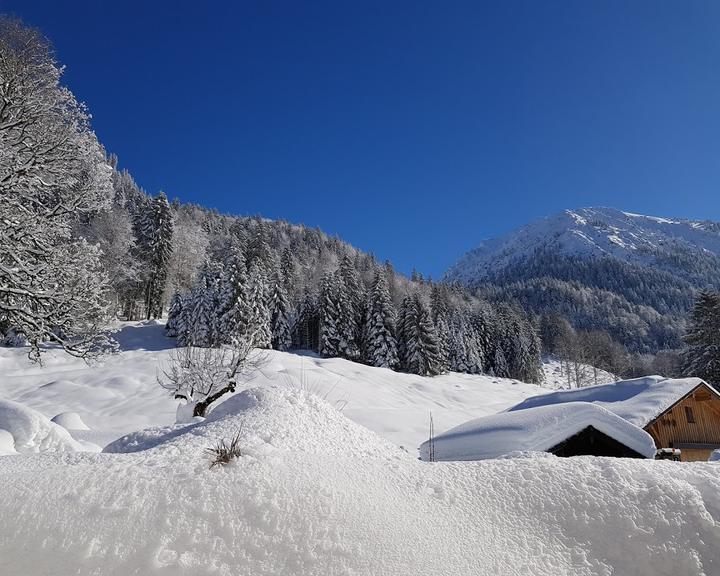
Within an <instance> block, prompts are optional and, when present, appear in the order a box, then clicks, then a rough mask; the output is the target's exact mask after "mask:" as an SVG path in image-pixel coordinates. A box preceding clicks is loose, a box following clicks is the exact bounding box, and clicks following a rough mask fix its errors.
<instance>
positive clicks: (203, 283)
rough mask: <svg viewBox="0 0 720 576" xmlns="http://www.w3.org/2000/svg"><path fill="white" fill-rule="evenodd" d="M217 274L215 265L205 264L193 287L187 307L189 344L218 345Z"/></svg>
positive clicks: (203, 346) (204, 346)
mask: <svg viewBox="0 0 720 576" xmlns="http://www.w3.org/2000/svg"><path fill="white" fill-rule="evenodd" d="M216 291H217V275H216V271H215V270H214V269H213V266H212V265H210V264H205V265H204V266H203V269H202V270H201V272H200V277H199V279H198V282H197V284H196V285H195V287H194V288H193V290H192V292H191V295H190V298H189V302H188V304H189V305H188V306H187V309H188V311H189V313H190V316H189V322H188V326H187V334H188V335H187V342H186V344H187V345H188V346H199V347H202V348H209V347H213V346H216V345H217V342H218V339H217V332H216V329H217V324H218V318H217V294H216Z"/></svg>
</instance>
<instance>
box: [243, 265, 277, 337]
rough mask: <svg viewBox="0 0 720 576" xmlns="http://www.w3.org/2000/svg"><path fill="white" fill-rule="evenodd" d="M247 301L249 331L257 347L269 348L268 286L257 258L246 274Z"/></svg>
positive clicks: (270, 335)
mask: <svg viewBox="0 0 720 576" xmlns="http://www.w3.org/2000/svg"><path fill="white" fill-rule="evenodd" d="M248 288H249V289H248V303H249V309H250V322H249V325H250V328H249V333H250V334H252V336H253V342H254V345H255V346H256V347H257V348H270V343H271V340H272V334H271V333H270V311H269V309H268V293H267V292H268V286H267V278H266V276H265V271H264V269H263V267H262V265H261V263H260V261H259V260H255V261H253V263H252V264H251V265H250V272H249V276H248Z"/></svg>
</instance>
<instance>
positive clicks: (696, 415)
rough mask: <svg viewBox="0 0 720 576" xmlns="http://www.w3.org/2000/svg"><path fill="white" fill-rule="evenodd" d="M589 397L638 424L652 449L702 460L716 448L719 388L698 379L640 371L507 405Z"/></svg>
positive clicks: (719, 427)
mask: <svg viewBox="0 0 720 576" xmlns="http://www.w3.org/2000/svg"><path fill="white" fill-rule="evenodd" d="M572 402H591V403H592V404H595V405H597V406H602V407H603V408H606V409H607V410H610V411H611V412H613V413H614V414H616V415H617V416H619V417H621V418H623V419H624V420H627V421H628V422H629V423H631V424H633V425H634V426H637V427H638V428H642V429H643V430H644V431H645V432H647V433H648V434H649V435H650V436H651V437H652V439H653V441H654V442H655V447H656V448H657V449H661V448H675V449H680V451H681V460H682V461H685V462H692V461H698V460H707V459H708V458H709V456H710V454H711V452H712V451H713V450H715V449H716V448H720V393H718V391H717V390H715V388H713V387H712V386H710V385H709V384H708V383H707V382H705V381H703V380H701V379H700V378H663V377H662V376H646V377H643V378H635V379H633V380H624V381H620V382H613V383H611V384H600V385H597V386H588V387H586V388H578V389H574V390H561V391H557V392H551V393H549V394H542V395H540V396H533V397H532V398H527V399H526V400H524V401H523V402H521V403H520V404H518V405H516V406H514V407H512V408H510V409H509V412H516V411H524V410H527V409H530V408H535V407H539V406H548V405H560V404H567V403H572Z"/></svg>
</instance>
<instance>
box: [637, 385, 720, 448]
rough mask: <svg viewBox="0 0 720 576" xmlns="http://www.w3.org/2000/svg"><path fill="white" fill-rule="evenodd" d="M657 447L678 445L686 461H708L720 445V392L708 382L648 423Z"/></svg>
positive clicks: (676, 446) (648, 429)
mask: <svg viewBox="0 0 720 576" xmlns="http://www.w3.org/2000/svg"><path fill="white" fill-rule="evenodd" d="M645 431H646V432H647V433H648V434H650V436H652V438H653V440H655V446H657V447H658V448H679V449H680V451H681V454H680V459H681V461H684V462H694V461H698V460H702V461H705V460H707V459H708V458H709V457H710V453H711V452H712V451H713V450H715V449H716V448H720V394H718V392H717V391H716V390H715V389H714V388H712V387H711V386H709V385H708V384H707V383H705V382H700V383H699V384H698V385H697V386H696V387H695V388H693V389H692V390H691V391H690V392H688V393H687V394H686V395H685V396H683V397H682V398H680V399H679V400H678V401H676V402H675V403H674V404H672V405H671V406H669V407H668V408H667V409H666V410H665V411H664V412H663V413H662V414H660V415H659V416H657V417H656V418H655V419H654V420H652V421H650V422H649V423H648V424H647V425H646V426H645Z"/></svg>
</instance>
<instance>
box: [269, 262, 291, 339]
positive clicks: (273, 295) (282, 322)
mask: <svg viewBox="0 0 720 576" xmlns="http://www.w3.org/2000/svg"><path fill="white" fill-rule="evenodd" d="M289 309H290V305H289V304H288V300H287V296H286V294H285V288H284V287H283V285H282V279H281V277H280V275H279V274H278V275H277V276H276V278H275V281H274V282H273V284H272V286H271V289H270V332H271V334H272V347H273V349H275V350H289V349H290V346H291V345H292V339H291V337H290V333H291V332H290V310H289Z"/></svg>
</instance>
